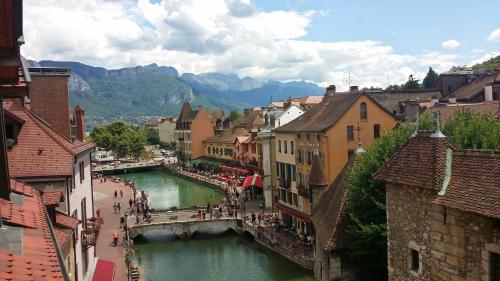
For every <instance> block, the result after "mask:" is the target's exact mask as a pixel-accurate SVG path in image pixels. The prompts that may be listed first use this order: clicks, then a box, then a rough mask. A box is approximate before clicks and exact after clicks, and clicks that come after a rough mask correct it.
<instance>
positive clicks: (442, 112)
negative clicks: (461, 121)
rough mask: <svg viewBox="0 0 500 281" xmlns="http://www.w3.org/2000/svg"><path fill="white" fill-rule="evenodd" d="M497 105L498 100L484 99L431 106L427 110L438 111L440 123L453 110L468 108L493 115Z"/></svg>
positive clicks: (447, 117) (453, 111)
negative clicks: (474, 101) (469, 102)
mask: <svg viewBox="0 0 500 281" xmlns="http://www.w3.org/2000/svg"><path fill="white" fill-rule="evenodd" d="M498 108H499V105H498V101H485V102H482V103H471V104H464V105H461V104H456V105H450V106H441V107H432V108H429V112H436V111H439V119H440V121H441V124H443V123H444V121H446V120H448V119H449V118H450V117H451V116H453V114H455V112H458V111H462V110H463V111H465V110H470V111H472V112H473V113H478V114H483V113H491V115H493V116H494V115H495V112H496V111H497V110H498Z"/></svg>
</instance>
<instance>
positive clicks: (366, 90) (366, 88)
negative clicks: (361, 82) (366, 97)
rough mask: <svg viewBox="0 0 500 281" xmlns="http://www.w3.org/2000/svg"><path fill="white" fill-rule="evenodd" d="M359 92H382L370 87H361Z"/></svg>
mask: <svg viewBox="0 0 500 281" xmlns="http://www.w3.org/2000/svg"><path fill="white" fill-rule="evenodd" d="M361 91H363V92H371V91H382V88H380V87H373V86H370V87H363V88H362V89H361Z"/></svg>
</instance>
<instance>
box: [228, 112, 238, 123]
mask: <svg viewBox="0 0 500 281" xmlns="http://www.w3.org/2000/svg"><path fill="white" fill-rule="evenodd" d="M228 118H229V121H231V122H236V121H238V119H239V118H240V114H239V113H238V111H237V110H236V109H231V112H230V113H229V117H228Z"/></svg>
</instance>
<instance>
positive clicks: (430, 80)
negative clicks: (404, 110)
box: [422, 67, 438, 89]
mask: <svg viewBox="0 0 500 281" xmlns="http://www.w3.org/2000/svg"><path fill="white" fill-rule="evenodd" d="M437 80H438V74H437V73H436V71H434V69H432V67H429V71H427V75H425V78H424V80H423V81H422V85H423V86H424V89H431V88H432V87H434V85H435V84H436V81H437Z"/></svg>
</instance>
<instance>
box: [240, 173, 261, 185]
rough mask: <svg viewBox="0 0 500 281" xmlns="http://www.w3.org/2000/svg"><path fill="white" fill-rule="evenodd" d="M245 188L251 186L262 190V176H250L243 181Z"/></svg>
mask: <svg viewBox="0 0 500 281" xmlns="http://www.w3.org/2000/svg"><path fill="white" fill-rule="evenodd" d="M242 186H243V188H247V187H249V186H255V187H260V188H262V186H263V184H262V176H261V175H259V174H254V175H252V176H248V177H246V178H245V180H244V181H243V185H242Z"/></svg>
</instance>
